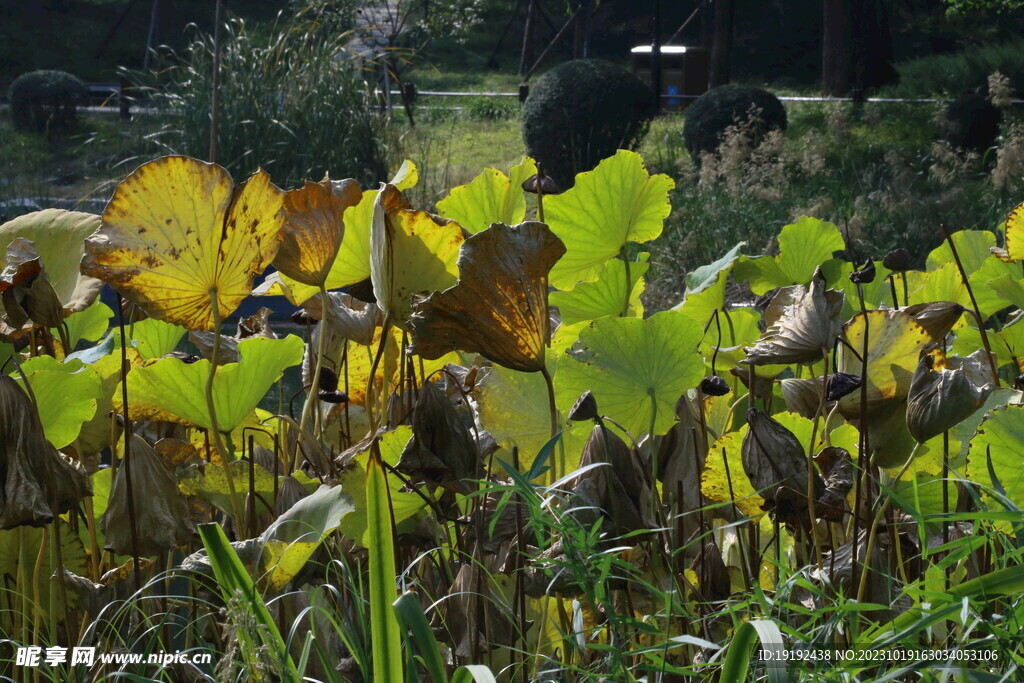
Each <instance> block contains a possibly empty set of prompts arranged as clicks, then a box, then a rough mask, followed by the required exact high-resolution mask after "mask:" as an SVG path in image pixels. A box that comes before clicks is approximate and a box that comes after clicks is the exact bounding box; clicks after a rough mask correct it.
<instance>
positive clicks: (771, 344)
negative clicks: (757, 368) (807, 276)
mask: <svg viewBox="0 0 1024 683" xmlns="http://www.w3.org/2000/svg"><path fill="white" fill-rule="evenodd" d="M843 298H844V294H843V292H840V291H837V290H834V289H826V288H825V278H824V276H822V274H821V271H820V270H819V271H817V272H815V274H814V277H813V278H812V279H811V286H810V287H809V288H808V287H804V286H803V285H794V286H792V287H783V288H782V289H780V290H779V291H778V293H777V294H776V295H775V297H774V298H773V299H772V302H771V303H770V304H769V305H768V309H767V310H766V311H765V313H764V320H765V323H766V325H767V329H766V330H765V332H764V334H762V335H761V338H760V339H758V341H757V343H756V344H754V346H752V347H749V348H747V349H745V350H746V352H747V357H746V358H745V359H744V361H743V362H745V363H752V364H754V365H766V364H776V363H778V364H783V365H786V364H789V363H814V362H817V361H819V360H821V359H822V358H824V357H825V356H826V355H827V354H828V352H829V350H830V349H831V348H832V345H833V343H834V342H835V340H836V337H837V336H839V331H840V330H841V329H842V322H841V321H840V319H839V315H840V313H841V312H842V310H843Z"/></svg>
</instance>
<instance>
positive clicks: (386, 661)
mask: <svg viewBox="0 0 1024 683" xmlns="http://www.w3.org/2000/svg"><path fill="white" fill-rule="evenodd" d="M372 453H373V457H371V458H370V462H369V466H368V467H367V470H366V505H367V510H366V516H367V533H368V535H369V546H368V547H367V551H368V552H369V555H370V638H371V641H372V646H373V680H375V681H382V682H385V683H403V680H404V678H403V676H402V636H401V633H400V631H399V628H398V615H397V614H396V613H395V610H394V609H392V606H391V605H392V603H393V602H394V601H395V545H394V539H395V537H394V525H393V519H394V518H393V517H392V514H391V501H390V499H389V496H388V484H387V480H386V478H385V477H386V476H387V475H386V474H385V473H384V466H383V465H382V464H381V462H380V451H379V450H378V448H377V445H376V444H374V445H373V451H372Z"/></svg>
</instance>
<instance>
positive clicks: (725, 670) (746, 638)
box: [719, 619, 789, 683]
mask: <svg viewBox="0 0 1024 683" xmlns="http://www.w3.org/2000/svg"><path fill="white" fill-rule="evenodd" d="M782 642H783V641H782V631H780V630H779V627H778V626H776V625H775V622H773V621H768V620H767V619H751V620H750V621H745V622H743V623H742V624H740V626H739V628H737V629H736V635H734V636H733V637H732V642H731V643H729V651H728V652H727V653H726V655H725V661H724V662H723V663H722V674H721V676H720V678H719V680H722V681H734V682H735V683H741V682H742V681H745V680H747V671H748V670H749V668H750V660H751V659H752V658H753V656H754V648H755V647H757V646H758V645H759V644H760V645H761V646H762V647H764V648H765V649H772V650H780V649H782ZM767 668H768V680H769V681H770V683H785V682H786V681H788V680H789V677H788V676H787V675H786V665H785V664H784V663H782V662H770V663H769V664H768V666H767Z"/></svg>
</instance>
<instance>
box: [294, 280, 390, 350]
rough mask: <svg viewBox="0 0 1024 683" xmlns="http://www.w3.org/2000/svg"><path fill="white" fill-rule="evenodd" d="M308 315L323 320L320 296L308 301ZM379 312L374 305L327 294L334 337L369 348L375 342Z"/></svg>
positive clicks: (331, 293) (329, 317) (345, 296)
mask: <svg viewBox="0 0 1024 683" xmlns="http://www.w3.org/2000/svg"><path fill="white" fill-rule="evenodd" d="M305 309H306V315H308V316H309V317H310V318H312V319H313V320H323V319H324V312H323V302H322V301H321V296H320V295H319V294H317V295H315V296H312V297H310V298H309V299H307V300H306V307H305ZM379 310H380V309H378V308H377V307H376V306H374V305H373V304H368V303H366V302H365V301H360V300H359V299H356V298H355V297H353V296H352V295H350V294H343V293H342V292H328V293H327V326H328V327H330V328H331V331H332V332H333V334H334V335H336V336H338V337H341V338H343V339H350V340H352V341H353V342H355V343H357V344H362V345H364V346H368V345H370V344H371V343H372V342H373V335H374V328H375V327H376V326H377V318H378V317H379V315H378V313H379Z"/></svg>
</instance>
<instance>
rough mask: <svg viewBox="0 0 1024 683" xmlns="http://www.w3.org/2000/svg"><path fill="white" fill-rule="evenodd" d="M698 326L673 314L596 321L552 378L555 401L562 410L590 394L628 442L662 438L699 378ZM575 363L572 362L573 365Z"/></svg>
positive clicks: (701, 366) (700, 332)
mask: <svg viewBox="0 0 1024 683" xmlns="http://www.w3.org/2000/svg"><path fill="white" fill-rule="evenodd" d="M702 337H703V330H702V328H701V326H700V325H699V324H697V323H696V322H694V321H693V320H690V319H689V318H688V317H686V316H685V315H683V314H682V313H680V312H678V311H664V312H662V313H656V314H655V315H653V316H651V317H650V318H648V319H646V320H641V319H639V318H600V319H598V320H595V321H593V322H592V323H590V325H589V326H587V327H585V328H583V330H582V331H581V333H580V339H579V342H577V344H576V346H575V347H574V350H573V351H571V352H570V355H571V356H572V358H573V360H572V361H570V360H565V361H563V362H561V363H560V364H559V368H558V373H557V375H556V376H555V386H556V388H557V389H558V398H559V401H560V402H561V405H562V406H563V408H564V409H566V410H567V409H568V408H569V407H570V406H571V405H572V403H573V402H575V400H576V398H577V397H579V396H580V395H581V394H582V393H583V392H585V391H588V390H589V391H591V392H593V395H594V398H596V399H597V405H598V408H599V410H600V412H601V414H602V415H608V416H610V417H612V418H614V419H615V420H616V421H617V422H619V423H620V424H622V426H623V427H625V428H626V429H627V430H629V432H630V433H631V434H632V435H633V437H634V438H640V435H641V434H646V433H650V432H651V430H652V427H653V433H654V434H664V433H665V432H666V431H668V429H669V428H670V427H671V426H672V424H673V423H674V422H675V419H676V417H675V405H676V402H677V401H678V400H679V397H680V396H681V395H682V394H683V392H685V391H687V390H689V389H692V388H694V387H695V386H696V385H697V384H698V383H699V382H700V380H701V378H702V377H703V376H704V359H703V358H702V357H701V356H700V354H699V353H698V352H697V348H698V345H699V344H700V342H701V338H702ZM573 361H575V362H573Z"/></svg>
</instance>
